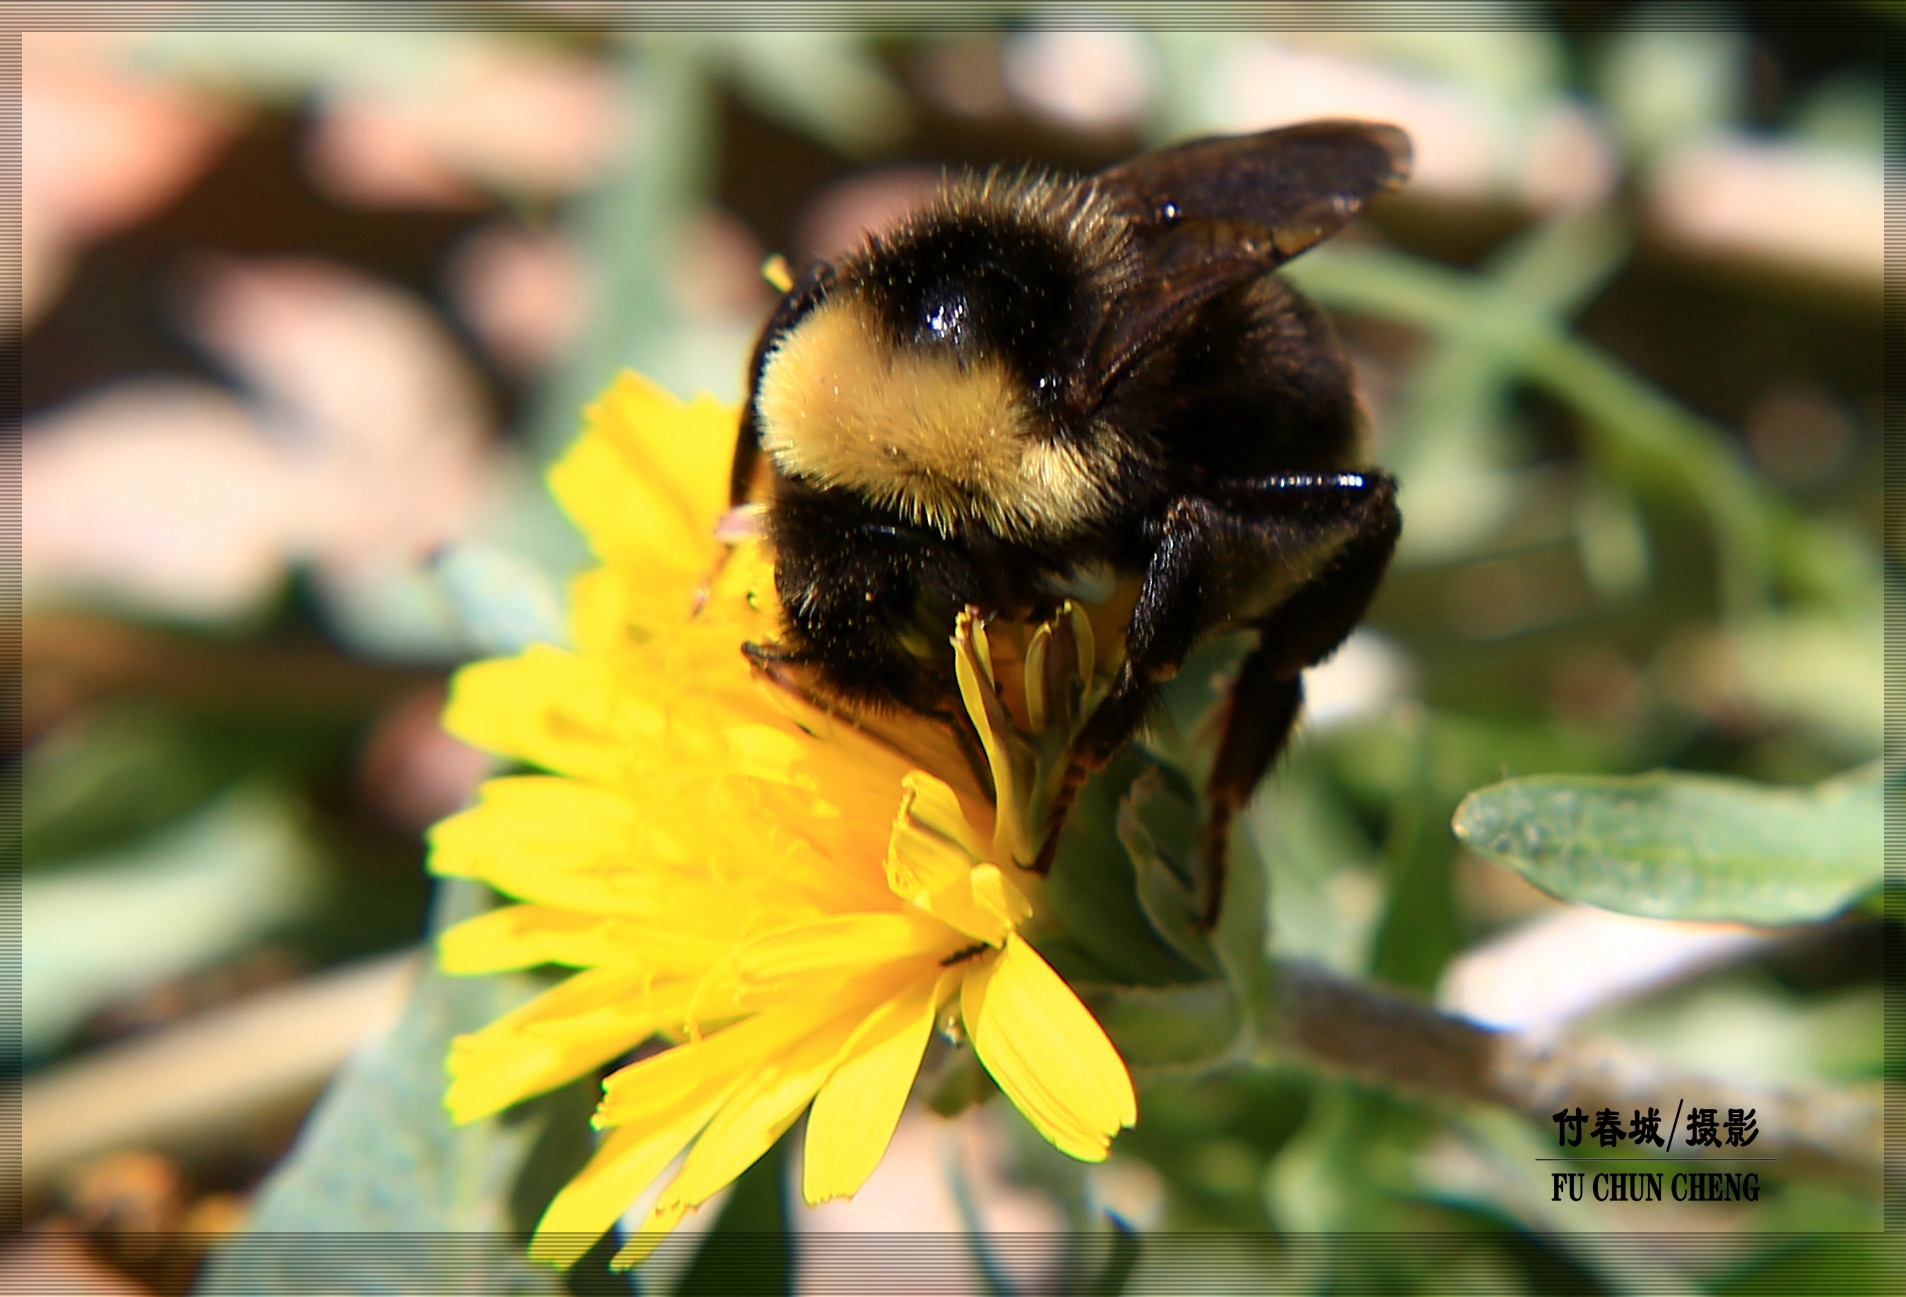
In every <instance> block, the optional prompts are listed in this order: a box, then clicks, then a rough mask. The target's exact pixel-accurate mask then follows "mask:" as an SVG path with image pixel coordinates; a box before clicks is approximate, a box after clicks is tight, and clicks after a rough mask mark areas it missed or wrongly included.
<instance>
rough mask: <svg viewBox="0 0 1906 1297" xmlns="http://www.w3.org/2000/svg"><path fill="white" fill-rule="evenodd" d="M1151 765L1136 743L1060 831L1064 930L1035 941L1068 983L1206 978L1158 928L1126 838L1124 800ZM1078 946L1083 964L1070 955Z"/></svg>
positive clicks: (1056, 872) (1057, 899)
mask: <svg viewBox="0 0 1906 1297" xmlns="http://www.w3.org/2000/svg"><path fill="white" fill-rule="evenodd" d="M1149 765H1150V763H1149V762H1148V761H1147V760H1146V759H1145V758H1144V757H1143V756H1141V755H1139V754H1138V753H1137V752H1134V751H1133V750H1132V749H1130V748H1127V749H1125V750H1124V751H1122V752H1120V753H1119V755H1118V756H1117V757H1115V758H1113V760H1112V764H1111V765H1110V766H1109V767H1107V768H1106V770H1105V771H1104V772H1102V773H1101V774H1099V775H1098V776H1096V777H1094V778H1093V779H1092V780H1091V781H1090V782H1089V783H1087V784H1086V786H1085V788H1084V790H1083V791H1082V792H1081V793H1080V794H1079V801H1078V804H1077V805H1076V806H1074V807H1073V810H1072V814H1071V816H1070V817H1069V818H1068V819H1067V820H1066V826H1065V831H1064V832H1063V833H1062V834H1061V835H1060V838H1059V851H1058V855H1057V857H1056V858H1055V859H1054V861H1053V865H1052V872H1051V873H1050V874H1048V875H1047V877H1046V886H1045V900H1046V905H1047V908H1049V909H1050V910H1051V911H1052V915H1053V918H1054V919H1055V920H1056V921H1057V923H1058V925H1059V927H1060V929H1061V931H1060V932H1058V933H1052V934H1039V935H1038V936H1036V937H1035V939H1034V945H1035V946H1037V947H1038V949H1039V952H1040V953H1041V954H1042V955H1044V956H1045V957H1046V958H1047V960H1048V961H1050V962H1052V964H1053V967H1054V968H1055V969H1056V970H1057V971H1058V973H1059V975H1060V976H1062V977H1064V978H1066V979H1067V980H1068V981H1073V980H1084V981H1093V982H1113V983H1117V984H1119V985H1135V986H1164V985H1169V984H1172V983H1176V982H1196V981H1200V980H1202V979H1203V977H1204V976H1205V974H1204V973H1203V971H1202V970H1200V969H1199V967H1198V966H1197V965H1196V964H1194V963H1192V962H1191V961H1190V960H1188V959H1186V958H1185V957H1184V956H1183V955H1181V954H1179V953H1178V952H1177V951H1176V950H1174V949H1172V947H1171V946H1170V945H1169V944H1167V943H1166V942H1165V941H1164V940H1163V939H1161V938H1160V937H1159V935H1158V934H1157V932H1156V931H1154V930H1153V928H1152V924H1151V922H1150V921H1149V920H1148V919H1147V918H1146V915H1145V912H1144V909H1143V908H1142V906H1141V905H1140V903H1139V900H1138V892H1137V888H1138V883H1137V878H1136V875H1135V874H1134V872H1133V869H1132V862H1131V860H1130V858H1129V857H1127V856H1126V854H1125V849H1124V847H1123V846H1122V845H1121V844H1120V842H1119V839H1118V833H1117V829H1116V825H1117V819H1118V805H1119V803H1120V802H1121V801H1122V800H1123V799H1124V797H1125V794H1126V792H1127V790H1128V789H1130V788H1131V786H1132V784H1133V782H1134V781H1135V780H1136V779H1137V778H1138V777H1139V776H1140V775H1141V774H1142V773H1143V772H1144V771H1145V770H1146V769H1147V768H1148V766H1149ZM1073 951H1076V952H1077V953H1078V954H1080V955H1083V956H1084V957H1085V962H1084V963H1083V964H1082V963H1081V962H1080V961H1078V960H1076V959H1071V958H1068V957H1067V956H1068V955H1069V954H1070V953H1071V952H1073Z"/></svg>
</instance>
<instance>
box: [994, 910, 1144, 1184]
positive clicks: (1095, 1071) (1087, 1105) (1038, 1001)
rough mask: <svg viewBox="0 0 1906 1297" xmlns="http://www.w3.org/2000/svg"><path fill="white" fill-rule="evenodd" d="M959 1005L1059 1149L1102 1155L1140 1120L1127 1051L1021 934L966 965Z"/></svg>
mask: <svg viewBox="0 0 1906 1297" xmlns="http://www.w3.org/2000/svg"><path fill="white" fill-rule="evenodd" d="M976 962H978V961H976ZM960 1013H961V1016H962V1017H963V1018H964V1019H965V1021H966V1033H967V1036H968V1037H969V1038H970V1039H971V1040H972V1042H973V1048H974V1050H975V1051H976V1052H977V1053H978V1054H979V1058H980V1062H981V1063H983V1064H985V1066H986V1070H987V1071H988V1072H990V1073H991V1074H992V1077H993V1079H994V1080H995V1081H997V1082H999V1088H1000V1089H1002V1090H1004V1091H1005V1092H1006V1096H1007V1097H1008V1098H1010V1099H1011V1100H1012V1101H1013V1103H1014V1105H1015V1106H1017V1107H1018V1109H1019V1110H1020V1111H1021V1112H1023V1113H1024V1114H1026V1119H1027V1120H1028V1121H1030V1122H1031V1123H1032V1124H1033V1127H1034V1128H1035V1129H1036V1130H1038V1131H1039V1133H1040V1134H1042V1135H1044V1136H1045V1137H1046V1138H1047V1139H1049V1140H1051V1141H1052V1142H1053V1144H1054V1145H1056V1146H1057V1147H1058V1148H1059V1149H1060V1150H1062V1151H1063V1152H1066V1153H1070V1154H1071V1155H1072V1156H1073V1157H1076V1158H1079V1159H1081V1160H1082V1161H1087V1162H1098V1161H1102V1160H1104V1158H1105V1155H1106V1152H1107V1150H1108V1149H1109V1147H1110V1145H1111V1141H1112V1136H1113V1135H1115V1134H1117V1133H1118V1131H1119V1129H1120V1128H1121V1127H1125V1126H1129V1125H1131V1124H1132V1123H1133V1122H1135V1121H1137V1120H1138V1102H1137V1100H1136V1099H1135V1098H1134V1097H1133V1094H1132V1078H1131V1075H1130V1074H1129V1073H1128V1072H1127V1071H1126V1070H1125V1062H1124V1060H1123V1059H1121V1058H1120V1057H1119V1056H1118V1051H1117V1050H1116V1049H1114V1048H1112V1042H1111V1041H1109V1040H1107V1039H1106V1038H1105V1031H1104V1029H1103V1028H1101V1027H1100V1026H1099V1024H1098V1020H1097V1019H1095V1018H1094V1017H1093V1016H1092V1015H1091V1013H1089V1012H1088V1011H1087V1010H1086V1007H1085V1006H1084V1005H1083V1004H1080V1003H1079V998H1078V997H1077V996H1076V995H1074V994H1073V993H1072V988H1071V987H1069V986H1067V985H1066V984H1065V982H1064V981H1063V980H1062V979H1061V978H1060V977H1059V975H1058V974H1057V973H1055V972H1053V971H1052V969H1051V967H1049V966H1048V965H1047V963H1046V961H1045V960H1043V959H1041V958H1040V957H1039V954H1038V952H1037V951H1035V950H1034V949H1033V948H1032V947H1031V946H1029V945H1027V944H1026V942H1025V939H1024V938H1022V937H1019V936H1017V935H1014V936H1012V937H1010V938H1008V939H1007V941H1006V946H1005V949H1003V950H1001V951H1000V953H999V955H998V956H997V957H995V958H991V959H988V960H986V961H985V963H984V965H983V966H982V967H977V968H975V969H974V971H973V972H971V973H969V974H968V975H967V978H966V982H965V984H964V986H963V987H962V989H961V1000H960Z"/></svg>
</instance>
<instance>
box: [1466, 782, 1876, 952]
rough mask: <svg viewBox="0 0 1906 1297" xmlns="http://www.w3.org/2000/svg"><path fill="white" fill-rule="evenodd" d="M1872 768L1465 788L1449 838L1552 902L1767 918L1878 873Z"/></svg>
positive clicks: (1683, 915)
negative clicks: (1812, 778)
mask: <svg viewBox="0 0 1906 1297" xmlns="http://www.w3.org/2000/svg"><path fill="white" fill-rule="evenodd" d="M1880 798H1881V780H1880V771H1879V767H1878V766H1877V765H1873V766H1867V767H1863V768H1861V769H1860V770H1857V771H1853V772H1851V773H1850V774H1847V775H1843V776H1841V777H1839V778H1837V779H1833V780H1829V781H1827V782H1826V783H1823V784H1820V785H1818V786H1817V787H1814V788H1811V789H1789V788H1774V787H1768V786H1764V785H1758V784H1753V783H1748V782H1746V781H1744V780H1737V779H1724V778H1720V777H1717V776H1713V775H1690V774H1678V773H1672V772H1668V771H1655V772H1653V773H1651V774H1646V775H1639V776H1633V777H1628V778H1591V777H1581V776H1574V777H1567V776H1538V777H1535V778H1529V779H1512V780H1509V781H1508V782H1506V783H1501V784H1496V785H1493V786H1492V787H1489V788H1483V789H1479V790H1477V791H1476V792H1473V793H1471V794H1470V795H1469V796H1468V797H1466V798H1464V799H1463V803H1462V805H1461V806H1459V807H1457V809H1456V817H1455V821H1454V828H1455V830H1456V836H1457V837H1458V838H1460V839H1462V841H1463V842H1464V843H1466V844H1467V845H1468V846H1469V848H1470V849H1471V850H1472V851H1475V852H1477V853H1478V854H1480V855H1483V856H1485V857H1487V858H1489V859H1490V860H1494V861H1497V862H1499V863H1501V864H1504V865H1507V866H1509V867H1510V868H1511V869H1514V870H1515V871H1516V872H1518V873H1520V874H1521V875H1522V876H1523V877H1524V878H1527V879H1528V880H1529V881H1530V882H1532V883H1534V884H1535V885H1536V886H1537V887H1540V888H1542V889H1543V890H1544V891H1546V892H1550V893H1552V894H1553V895H1556V896H1559V897H1561V898H1563V899H1564V900H1570V901H1581V902H1584V903H1586V904H1589V905H1599V906H1601V907H1602V908H1603V909H1608V910H1616V911H1619V912H1620V913H1623V914H1638V915H1643V916H1645V917H1648V918H1657V919H1699V920H1719V921H1733V922H1739V923H1755V924H1765V925H1777V924H1787V923H1804V922H1808V921H1810V920H1814V919H1821V918H1825V917H1827V916H1828V915H1831V914H1835V913H1837V912H1839V911H1840V910H1843V909H1845V908H1846V907H1847V906H1848V905H1849V904H1851V903H1852V902H1853V901H1854V900H1855V899H1857V898H1858V897H1859V896H1860V895H1861V894H1862V893H1864V892H1866V891H1868V890H1869V889H1871V888H1873V887H1876V886H1877V885H1878V884H1879V882H1880V867H1881V850H1882V849H1881V837H1880V827H1881V814H1880Z"/></svg>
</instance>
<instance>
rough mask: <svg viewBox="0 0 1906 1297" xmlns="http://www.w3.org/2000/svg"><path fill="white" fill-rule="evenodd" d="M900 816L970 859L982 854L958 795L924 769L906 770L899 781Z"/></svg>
mask: <svg viewBox="0 0 1906 1297" xmlns="http://www.w3.org/2000/svg"><path fill="white" fill-rule="evenodd" d="M900 814H901V815H902V816H904V817H905V818H906V819H908V820H909V821H911V822H912V823H913V824H914V825H915V826H916V827H918V828H920V829H923V830H925V831H926V832H928V833H932V834H936V835H937V836H939V837H942V838H945V839H946V840H947V841H949V842H951V843H954V844H955V845H957V846H958V847H959V848H960V849H961V850H962V851H963V852H964V853H965V854H966V855H967V856H968V857H970V858H972V859H974V860H978V859H980V858H981V857H982V856H984V855H985V854H986V847H985V844H984V843H983V842H982V841H981V839H980V836H979V834H977V833H975V832H974V831H973V826H972V825H971V824H969V823H967V820H966V811H965V808H963V807H962V806H961V805H960V799H959V795H958V794H957V793H955V792H954V791H953V789H952V786H951V785H949V784H948V783H946V782H945V781H944V780H941V779H936V778H934V777H933V776H932V775H930V774H928V773H927V772H926V771H924V770H914V771H910V772H909V773H908V774H907V776H906V777H905V778H903V779H902V780H901V781H900Z"/></svg>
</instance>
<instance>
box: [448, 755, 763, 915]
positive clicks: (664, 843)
mask: <svg viewBox="0 0 1906 1297" xmlns="http://www.w3.org/2000/svg"><path fill="white" fill-rule="evenodd" d="M704 791H705V790H704ZM481 797H482V800H481V801H480V802H479V803H478V804H477V805H476V806H474V807H472V808H471V809H470V810H467V811H464V812H461V813H460V814H457V815H454V816H452V817H451V818H449V819H447V820H444V821H442V822H440V823H439V824H437V825H435V826H434V827H433V828H432V829H431V831H430V846H431V854H430V867H431V869H432V871H433V872H435V873H439V874H449V875H453V876H456V877H466V878H480V879H482V880H483V881H484V882H487V883H489V884H490V885H491V886H492V887H494V888H496V889H497V890H498V891H500V892H505V893H507V894H509V895H511V896H515V897H518V898H520V899H522V900H526V901H530V902H533V903H538V904H543V905H550V906H555V907H557V908H559V909H567V910H581V911H593V912H597V913H602V914H619V915H624V916H628V917H630V918H633V919H638V920H643V921H647V922H650V923H652V924H654V925H656V926H657V927H667V926H674V927H676V928H678V929H681V928H686V929H689V930H696V929H697V927H698V928H699V931H700V933H702V934H703V935H712V934H727V935H728V936H729V937H730V939H731V940H732V939H733V938H734V937H736V936H739V935H740V927H739V923H740V920H741V919H743V918H745V917H747V916H746V915H745V914H737V913H736V912H735V908H734V907H735V896H734V893H733V892H732V891H730V890H728V889H727V888H725V887H724V886H722V885H721V883H720V881H719V880H718V879H717V878H716V877H714V876H713V875H712V874H711V872H710V870H709V865H710V864H711V863H714V862H715V861H716V860H718V859H720V858H721V857H722V856H724V855H727V854H732V853H740V852H743V851H746V852H748V853H749V854H754V853H755V852H757V851H758V849H759V848H758V844H757V843H756V842H750V841H746V840H744V839H737V838H730V837H729V836H728V835H727V834H726V833H722V832H718V831H717V830H716V829H715V828H713V827H712V826H709V825H707V824H704V823H702V822H701V816H702V815H703V814H704V813H705V808H704V806H703V805H699V804H697V803H695V802H694V801H693V800H692V799H690V798H688V797H673V798H667V799H658V801H657V802H656V803H655V804H645V805H642V806H640V807H638V806H637V805H636V803H634V802H632V801H631V800H630V799H629V798H628V797H625V796H623V795H622V794H621V793H618V792H615V791H612V790H610V789H606V788H602V787H598V786H596V785H593V784H588V783H584V782H583V781H581V780H576V779H556V778H549V777H543V776H524V777H517V778H510V779H492V780H491V781H489V782H488V783H486V784H485V785H483V788H482V790H481ZM727 827H729V828H730V829H736V828H739V829H749V830H752V829H754V828H756V827H758V826H757V824H756V822H755V821H753V820H734V819H733V817H731V823H730V824H729V825H728V826H727Z"/></svg>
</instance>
